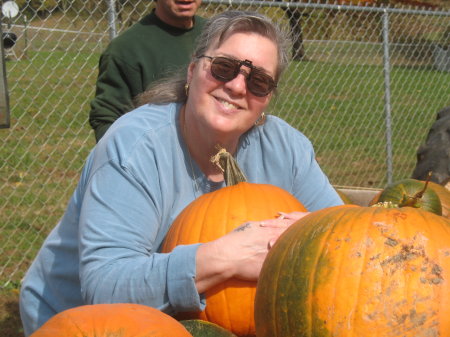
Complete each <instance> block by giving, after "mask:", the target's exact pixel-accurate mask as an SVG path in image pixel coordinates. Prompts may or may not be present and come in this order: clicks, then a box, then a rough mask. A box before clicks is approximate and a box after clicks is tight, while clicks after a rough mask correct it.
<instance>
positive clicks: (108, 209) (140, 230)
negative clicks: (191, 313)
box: [79, 161, 202, 313]
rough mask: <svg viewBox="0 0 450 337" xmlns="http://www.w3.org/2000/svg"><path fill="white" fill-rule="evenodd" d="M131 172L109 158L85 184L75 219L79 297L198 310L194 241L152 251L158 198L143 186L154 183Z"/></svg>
mask: <svg viewBox="0 0 450 337" xmlns="http://www.w3.org/2000/svg"><path fill="white" fill-rule="evenodd" d="M147 163H151V161H147ZM148 170H149V171H153V170H156V167H155V166H153V167H152V165H149V166H148ZM133 173H135V172H132V170H128V169H127V168H126V167H122V166H120V165H118V164H117V163H115V162H113V161H111V162H109V163H107V164H105V165H104V166H102V167H101V168H99V169H98V170H97V171H96V172H95V173H94V175H93V176H92V178H91V180H90V182H89V184H88V186H87V189H86V193H85V195H84V199H83V206H82V208H81V215H80V222H79V225H80V230H79V233H80V282H81V290H82V296H83V299H84V302H85V303H105V302H133V303H142V304H147V305H150V306H153V307H157V308H159V309H161V310H164V311H166V312H168V313H173V312H175V311H184V310H195V309H198V310H200V309H202V303H201V300H200V296H199V295H198V293H197V290H196V288H195V282H194V277H195V254H196V250H197V248H198V245H192V246H181V247H178V248H177V249H175V250H174V251H173V252H172V253H170V254H161V253H158V252H157V249H158V246H157V245H156V243H157V242H158V234H159V231H160V230H162V228H161V227H162V226H161V225H160V223H161V222H162V220H161V218H160V217H161V215H160V214H158V209H160V207H159V205H158V204H159V203H160V202H161V200H160V199H159V198H158V193H152V194H149V193H148V191H147V190H146V188H153V189H154V190H155V189H157V188H158V187H157V184H156V183H155V184H154V185H153V184H152V185H149V184H147V185H146V184H143V183H142V182H140V181H139V177H136V176H134V174H133ZM156 181H158V180H156ZM112 182H113V183H112ZM152 197H153V199H152Z"/></svg>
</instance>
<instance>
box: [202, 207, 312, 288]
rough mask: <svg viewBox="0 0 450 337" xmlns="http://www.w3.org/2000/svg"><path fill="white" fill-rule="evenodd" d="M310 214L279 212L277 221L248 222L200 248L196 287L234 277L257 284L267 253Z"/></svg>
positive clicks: (204, 286) (205, 286)
mask: <svg viewBox="0 0 450 337" xmlns="http://www.w3.org/2000/svg"><path fill="white" fill-rule="evenodd" d="M307 214H308V213H307V212H292V213H280V215H279V216H278V218H275V219H267V220H264V221H248V222H245V223H243V224H242V225H240V226H239V227H237V228H236V229H234V230H233V231H231V232H229V233H228V234H226V235H224V236H222V237H220V238H219V239H217V240H214V241H211V242H208V243H205V244H203V245H202V246H200V247H199V249H198V252H197V277H196V282H197V288H198V289H199V291H200V292H201V290H204V289H207V288H209V287H210V286H212V285H213V284H217V283H218V282H222V281H224V280H225V279H228V278H231V277H234V278H237V279H241V280H247V281H256V280H257V279H258V277H259V273H260V271H261V267H262V264H263V262H264V259H265V258H266V256H267V253H268V251H269V250H270V248H271V247H272V246H273V245H274V243H275V241H276V240H277V239H278V238H279V236H280V235H281V234H282V233H283V232H284V231H285V230H286V229H287V228H288V227H289V226H290V225H291V224H293V223H294V222H296V221H297V220H298V219H300V218H302V217H304V216H305V215H307Z"/></svg>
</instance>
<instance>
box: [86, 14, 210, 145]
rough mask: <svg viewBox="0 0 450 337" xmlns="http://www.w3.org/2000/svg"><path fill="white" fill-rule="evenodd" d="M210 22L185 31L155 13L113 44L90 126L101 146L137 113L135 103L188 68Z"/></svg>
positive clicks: (200, 20) (104, 57) (105, 55)
mask: <svg viewBox="0 0 450 337" xmlns="http://www.w3.org/2000/svg"><path fill="white" fill-rule="evenodd" d="M205 22H206V19H204V18H202V17H199V16H195V23H194V27H193V28H191V29H188V30H186V29H181V28H176V27H173V26H169V25H168V24H166V23H164V22H162V21H161V20H159V19H158V17H157V16H156V15H155V13H154V11H153V12H151V13H150V14H148V15H147V16H145V17H144V18H143V19H142V20H141V21H139V22H138V23H136V24H135V25H133V26H132V27H130V28H129V29H128V30H126V31H125V32H124V33H123V34H121V35H119V36H118V37H116V38H115V39H113V40H112V41H111V43H110V44H109V45H108V47H107V48H106V50H105V51H104V52H103V54H102V55H101V57H100V61H99V74H98V78H97V84H96V92H95V98H94V99H93V100H92V102H91V112H90V114H89V123H90V124H91V126H92V128H93V129H94V131H95V138H96V140H97V142H98V141H99V139H100V138H101V137H102V136H103V134H104V133H105V132H106V130H107V129H108V128H109V127H110V125H111V124H112V123H113V122H114V121H115V120H116V119H117V118H119V117H120V116H122V115H123V114H125V113H127V112H128V111H130V110H132V109H133V99H134V98H135V97H136V95H138V94H140V93H142V92H143V91H145V89H146V88H147V87H148V85H149V84H150V83H151V82H153V81H155V80H157V79H160V78H161V77H163V76H164V75H165V74H167V73H168V72H170V71H173V70H175V69H179V68H180V67H182V66H185V65H187V64H188V62H189V61H190V59H191V56H192V52H193V49H194V43H195V39H196V38H197V36H198V35H199V34H200V32H201V29H202V28H203V25H204V23H205Z"/></svg>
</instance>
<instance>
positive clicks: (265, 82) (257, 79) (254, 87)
mask: <svg viewBox="0 0 450 337" xmlns="http://www.w3.org/2000/svg"><path fill="white" fill-rule="evenodd" d="M247 86H248V90H250V92H251V93H252V94H254V95H255V96H260V97H261V96H266V95H268V94H269V93H270V92H271V91H272V90H273V88H275V83H274V81H273V79H272V77H270V76H269V75H267V74H264V73H263V72H261V71H258V70H255V69H253V70H252V72H251V73H250V76H249V78H248V80H247Z"/></svg>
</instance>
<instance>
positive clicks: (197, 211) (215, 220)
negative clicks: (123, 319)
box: [162, 152, 306, 336]
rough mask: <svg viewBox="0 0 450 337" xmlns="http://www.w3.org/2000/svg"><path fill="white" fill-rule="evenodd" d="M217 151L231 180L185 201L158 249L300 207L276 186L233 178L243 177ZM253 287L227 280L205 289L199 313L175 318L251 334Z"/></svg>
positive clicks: (227, 156)
mask: <svg viewBox="0 0 450 337" xmlns="http://www.w3.org/2000/svg"><path fill="white" fill-rule="evenodd" d="M219 154H220V156H221V157H220V158H222V159H224V161H222V163H223V165H222V166H221V167H225V168H224V170H225V179H226V181H227V184H228V185H230V181H233V183H232V184H231V186H227V187H224V188H221V189H219V190H217V191H214V192H211V193H207V194H204V195H202V196H200V197H199V198H197V199H196V200H194V201H193V202H192V203H191V204H189V205H188V206H187V207H186V208H185V209H184V210H183V211H182V212H181V213H180V214H179V215H178V217H177V218H176V219H175V221H174V223H173V224H172V226H171V228H170V230H169V232H168V234H167V236H166V239H165V241H164V243H163V246H162V252H170V251H172V249H173V248H175V247H176V246H177V245H181V244H193V243H199V242H209V241H213V240H215V239H218V238H219V237H221V236H223V235H225V234H227V233H228V232H230V231H232V230H233V229H235V228H237V227H238V226H239V225H241V224H243V223H244V222H246V221H249V220H252V221H260V220H265V219H269V218H275V217H277V216H278V215H279V213H278V212H285V213H289V212H293V211H306V208H305V207H304V206H303V205H302V204H301V203H300V202H299V201H298V200H297V199H296V198H295V197H294V196H293V195H292V194H290V193H288V192H287V191H285V190H283V189H281V188H279V187H276V186H274V185H268V184H254V183H248V182H245V181H242V179H235V178H236V177H237V176H239V177H241V178H243V177H245V176H244V175H243V173H242V172H241V171H240V169H239V167H238V166H237V163H236V162H234V159H233V158H232V157H231V158H230V156H231V155H230V154H229V153H228V152H219ZM230 169H232V170H231V171H233V172H232V173H230V172H229V171H230ZM235 170H238V173H235V172H234V171H235ZM231 176H233V177H231ZM255 291H256V282H251V281H243V280H238V279H229V280H227V281H225V282H224V283H222V284H220V285H218V286H215V287H213V288H212V289H210V290H208V291H207V292H206V294H205V296H206V309H205V310H204V311H202V312H191V313H183V314H180V315H179V316H177V318H178V319H184V320H186V319H201V320H205V321H209V322H212V323H215V324H217V325H219V326H221V327H223V328H225V329H227V330H229V331H231V332H233V333H234V334H236V335H238V336H252V335H254V334H255V324H254V314H253V312H254V298H255Z"/></svg>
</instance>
